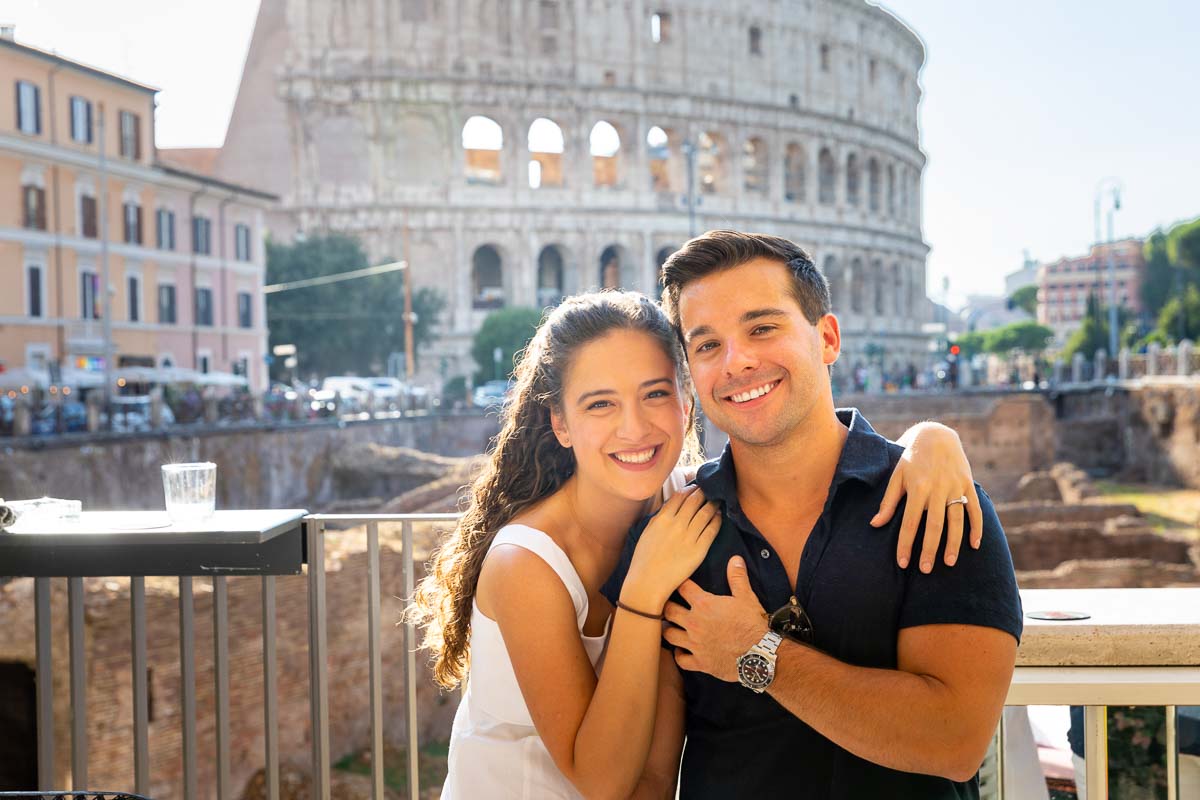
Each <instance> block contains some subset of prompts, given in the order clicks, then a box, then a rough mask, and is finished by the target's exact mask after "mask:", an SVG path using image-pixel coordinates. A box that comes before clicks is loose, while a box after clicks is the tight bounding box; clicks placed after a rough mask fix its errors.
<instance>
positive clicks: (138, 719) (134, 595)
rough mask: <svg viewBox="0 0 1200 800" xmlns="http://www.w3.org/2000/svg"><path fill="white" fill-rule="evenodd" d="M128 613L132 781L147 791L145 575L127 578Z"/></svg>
mask: <svg viewBox="0 0 1200 800" xmlns="http://www.w3.org/2000/svg"><path fill="white" fill-rule="evenodd" d="M129 617H130V620H129V622H130V629H131V630H130V636H131V638H132V641H131V643H130V646H131V648H132V651H133V652H132V653H131V658H132V660H133V785H134V790H135V791H136V792H137V793H138V794H149V793H150V735H149V727H150V706H149V687H148V686H147V681H148V677H149V674H148V661H147V658H146V579H145V578H143V577H137V576H134V577H131V578H130V579H129Z"/></svg>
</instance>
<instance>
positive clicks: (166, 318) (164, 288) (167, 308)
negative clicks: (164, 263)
mask: <svg viewBox="0 0 1200 800" xmlns="http://www.w3.org/2000/svg"><path fill="white" fill-rule="evenodd" d="M158 321H159V323H160V324H163V325H174V324H175V287H174V286H172V285H171V284H169V283H160V284H159V285H158Z"/></svg>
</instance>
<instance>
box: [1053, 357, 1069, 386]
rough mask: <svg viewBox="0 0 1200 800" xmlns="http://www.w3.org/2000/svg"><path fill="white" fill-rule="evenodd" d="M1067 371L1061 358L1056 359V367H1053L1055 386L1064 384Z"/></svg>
mask: <svg viewBox="0 0 1200 800" xmlns="http://www.w3.org/2000/svg"><path fill="white" fill-rule="evenodd" d="M1065 371H1066V366H1065V365H1064V364H1063V362H1062V359H1059V358H1056V359H1054V367H1053V372H1052V373H1051V374H1052V375H1053V376H1054V377H1053V378H1052V380H1053V382H1054V385H1055V386H1058V385H1060V384H1061V383H1062V382H1063V373H1064V372H1065Z"/></svg>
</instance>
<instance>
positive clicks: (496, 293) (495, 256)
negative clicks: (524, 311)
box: [471, 244, 504, 308]
mask: <svg viewBox="0 0 1200 800" xmlns="http://www.w3.org/2000/svg"><path fill="white" fill-rule="evenodd" d="M471 291H472V295H471V297H472V300H471V305H472V307H473V308H502V307H503V306H504V261H503V259H502V258H501V257H500V250H499V248H497V247H496V246H495V245H491V244H482V245H480V246H479V247H477V248H475V252H474V254H472V256H471Z"/></svg>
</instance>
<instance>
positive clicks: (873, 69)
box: [867, 58, 879, 86]
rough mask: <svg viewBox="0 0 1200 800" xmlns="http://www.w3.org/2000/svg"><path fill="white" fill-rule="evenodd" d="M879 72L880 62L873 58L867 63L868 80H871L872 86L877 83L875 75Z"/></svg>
mask: <svg viewBox="0 0 1200 800" xmlns="http://www.w3.org/2000/svg"><path fill="white" fill-rule="evenodd" d="M878 72H879V64H878V63H877V62H876V61H875V59H873V58H872V59H871V60H870V61H869V62H868V63H867V80H868V81H869V82H870V84H871V85H872V86H874V85H875V77H876V74H877V73H878Z"/></svg>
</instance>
